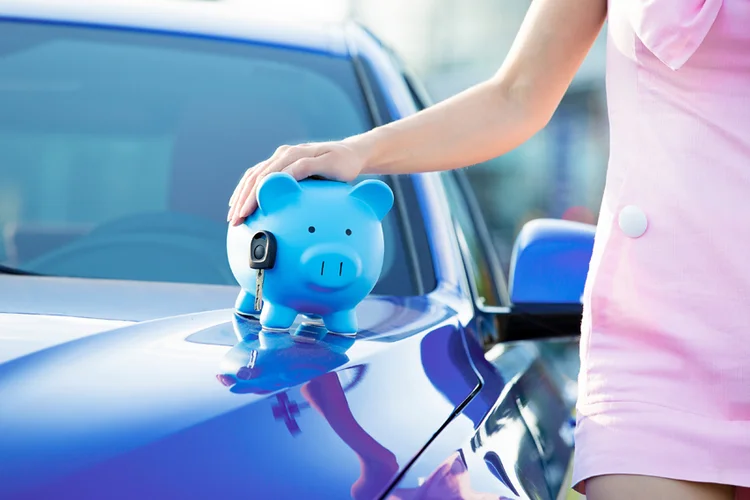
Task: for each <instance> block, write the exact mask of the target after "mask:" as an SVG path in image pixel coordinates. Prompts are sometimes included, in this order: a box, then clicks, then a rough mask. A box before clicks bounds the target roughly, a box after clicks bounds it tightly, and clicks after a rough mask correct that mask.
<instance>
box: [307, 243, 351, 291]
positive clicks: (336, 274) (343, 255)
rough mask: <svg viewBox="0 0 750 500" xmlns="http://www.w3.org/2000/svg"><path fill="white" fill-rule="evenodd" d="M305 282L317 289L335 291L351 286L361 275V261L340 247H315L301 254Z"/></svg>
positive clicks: (349, 251)
mask: <svg viewBox="0 0 750 500" xmlns="http://www.w3.org/2000/svg"><path fill="white" fill-rule="evenodd" d="M300 263H301V265H302V268H303V270H304V274H305V276H306V278H307V281H308V282H309V283H310V284H311V285H313V286H315V287H318V288H322V289H327V290H335V289H340V288H345V287H347V286H349V285H351V284H352V283H353V282H354V281H356V280H357V279H358V278H359V277H360V276H361V275H362V259H361V258H360V257H359V255H357V254H356V253H355V252H353V251H352V250H351V249H349V248H347V247H342V246H336V245H334V246H331V245H320V246H315V247H312V248H310V249H308V250H307V251H305V252H304V253H303V254H302V259H301V262H300Z"/></svg>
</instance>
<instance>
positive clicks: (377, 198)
mask: <svg viewBox="0 0 750 500" xmlns="http://www.w3.org/2000/svg"><path fill="white" fill-rule="evenodd" d="M349 196H352V197H354V198H358V199H360V200H362V201H364V202H365V203H366V204H367V206H369V207H370V209H372V211H373V213H375V216H376V217H377V218H378V220H383V217H385V216H386V214H387V213H388V211H389V210H390V209H391V207H393V191H391V188H390V187H388V184H386V183H385V182H383V181H378V180H375V179H368V180H366V181H362V182H360V183H359V184H357V185H356V186H354V187H353V188H352V190H351V191H349Z"/></svg>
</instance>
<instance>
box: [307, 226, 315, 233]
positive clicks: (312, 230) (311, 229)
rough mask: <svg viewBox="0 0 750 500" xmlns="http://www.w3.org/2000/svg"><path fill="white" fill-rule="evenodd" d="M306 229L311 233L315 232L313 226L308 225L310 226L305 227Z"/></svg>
mask: <svg viewBox="0 0 750 500" xmlns="http://www.w3.org/2000/svg"><path fill="white" fill-rule="evenodd" d="M307 230H308V231H309V232H311V233H314V232H315V226H310V227H308V228H307Z"/></svg>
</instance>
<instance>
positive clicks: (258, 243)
mask: <svg viewBox="0 0 750 500" xmlns="http://www.w3.org/2000/svg"><path fill="white" fill-rule="evenodd" d="M275 263H276V238H275V237H274V235H273V233H271V232H269V231H258V232H257V233H255V234H254V235H253V239H252V241H251V243H250V268H251V269H255V270H257V271H258V275H257V277H256V278H255V310H256V311H260V309H261V307H262V306H263V281H264V280H265V271H266V269H271V268H273V265H274V264H275Z"/></svg>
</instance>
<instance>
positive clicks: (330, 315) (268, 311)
mask: <svg viewBox="0 0 750 500" xmlns="http://www.w3.org/2000/svg"><path fill="white" fill-rule="evenodd" d="M257 198H258V206H259V208H258V210H256V211H255V212H254V213H253V214H252V215H251V216H250V217H248V218H247V219H246V220H245V222H244V223H243V224H240V225H238V226H230V227H229V230H228V233H227V256H228V259H229V265H230V267H231V269H232V273H233V274H234V276H235V279H236V280H237V282H238V283H239V284H240V286H241V287H242V291H241V292H240V295H239V296H238V297H237V302H236V304H235V308H236V309H237V312H239V313H240V314H245V315H252V314H255V313H257V312H258V311H256V309H255V288H256V279H257V271H256V270H255V269H252V268H251V267H250V258H251V255H250V251H251V242H252V239H253V236H254V235H255V234H256V233H257V232H258V231H261V230H262V231H266V232H269V233H271V234H272V235H273V237H274V239H275V242H276V245H275V247H276V250H275V251H276V255H275V259H274V265H273V267H272V268H271V269H266V270H265V271H264V274H265V276H264V281H263V290H262V299H263V306H262V309H261V311H260V323H261V325H262V326H263V327H264V328H266V329H283V330H286V329H288V328H289V327H291V326H292V324H293V323H294V321H295V319H296V318H297V315H298V314H305V315H308V316H313V317H316V316H317V317H320V318H321V319H322V321H323V323H324V324H325V326H326V328H327V329H328V331H329V332H331V333H337V334H341V335H355V334H356V333H357V316H356V314H355V308H356V306H357V305H358V304H359V303H360V302H361V301H362V300H363V299H364V298H365V297H366V296H367V295H368V294H369V293H370V292H371V291H372V289H373V288H374V287H375V284H376V283H377V281H378V279H379V277H380V273H381V271H382V268H383V255H384V241H383V239H384V238H383V227H382V220H383V218H384V217H385V216H386V214H387V213H388V212H389V211H390V209H391V208H392V206H393V192H392V191H391V189H390V187H388V185H387V184H385V183H384V182H382V181H379V180H374V179H368V180H364V181H361V182H359V183H358V184H356V185H354V186H351V185H349V184H346V183H343V182H336V181H329V180H318V179H305V180H303V181H300V182H297V181H296V180H295V179H294V178H293V177H292V176H290V175H289V174H286V173H282V172H277V173H273V174H270V175H268V176H266V177H265V179H264V180H263V181H262V182H261V184H260V185H259V187H258V192H257Z"/></svg>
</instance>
